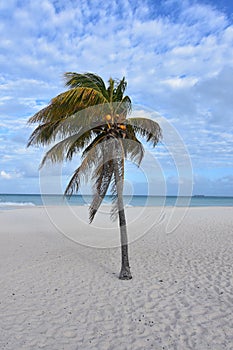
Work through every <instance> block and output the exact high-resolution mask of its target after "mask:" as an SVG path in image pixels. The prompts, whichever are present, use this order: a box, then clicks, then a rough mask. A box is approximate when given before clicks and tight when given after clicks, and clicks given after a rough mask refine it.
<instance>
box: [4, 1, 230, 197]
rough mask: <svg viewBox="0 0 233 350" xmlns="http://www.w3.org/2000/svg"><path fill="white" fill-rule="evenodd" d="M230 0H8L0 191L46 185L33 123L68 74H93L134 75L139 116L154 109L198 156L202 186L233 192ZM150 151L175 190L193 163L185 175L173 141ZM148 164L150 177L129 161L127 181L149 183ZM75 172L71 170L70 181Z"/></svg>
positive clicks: (196, 175) (198, 187)
mask: <svg viewBox="0 0 233 350" xmlns="http://www.w3.org/2000/svg"><path fill="white" fill-rule="evenodd" d="M229 3H230V2H229V1H227V0H225V1H218V2H217V1H207V0H206V1H191V0H190V1H186V0H182V1H175V0H167V1H166V0H165V1H156V0H141V1H139V0H136V1H135V0H134V1H133V0H131V1H129V0H128V1H127V0H124V1H123V0H122V1H121V0H120V1H116V0H115V1H114V0H111V1H110V0H105V1H103V2H102V1H97V0H92V1H91V0H89V1H83V0H72V1H71V0H66V1H65V0H41V1H35V0H31V1H30V0H8V1H0V36H1V41H0V68H1V69H0V193H38V192H39V191H40V185H39V175H38V174H39V173H38V165H39V163H40V160H41V157H42V154H43V152H44V150H43V149H42V148H30V149H27V148H26V143H27V139H28V137H29V135H30V133H31V131H32V128H30V127H28V126H27V120H28V118H29V117H30V116H31V115H33V114H34V113H36V112H37V111H38V110H39V109H41V108H42V107H44V106H45V105H46V104H47V103H48V102H49V101H50V99H51V98H52V97H54V96H55V95H57V94H58V93H60V92H62V91H64V90H65V88H64V81H63V73H64V72H66V71H75V72H86V71H90V72H94V73H97V74H99V75H101V76H102V77H103V78H104V80H105V81H106V82H107V80H108V78H109V77H110V76H111V77H113V78H121V77H122V76H125V77H126V79H127V81H128V88H127V94H128V95H130V97H131V99H132V101H133V104H134V105H135V106H143V107H141V108H139V110H140V113H141V112H142V110H143V108H145V111H146V112H145V114H146V115H147V116H149V114H148V111H155V112H156V113H158V115H160V116H162V117H163V118H165V120H166V121H167V123H168V124H169V125H170V126H172V127H173V128H174V130H176V131H177V133H178V135H179V139H180V140H181V141H182V142H183V143H184V145H185V147H186V148H187V153H188V155H189V157H190V160H191V163H192V169H193V193H195V194H199V193H204V194H206V195H231V196H233V172H232V168H233V155H232V146H233V136H232V130H233V127H232V125H233V90H232V81H233V5H229ZM164 136H165V139H167V140H168V141H167V142H168V143H169V138H168V136H167V135H164ZM170 141H171V140H170ZM149 152H150V154H153V155H154V156H155V157H157V160H156V163H155V165H156V167H157V169H160V170H159V171H158V173H160V175H159V176H160V178H157V181H158V182H157V184H158V185H157V187H155V189H154V190H153V191H154V193H157V190H158V189H159V187H160V182H159V181H160V180H161V179H163V184H162V185H165V187H166V191H167V193H168V194H176V193H177V190H178V187H179V182H182V180H183V179H180V177H182V176H184V177H185V171H184V167H183V168H182V169H183V170H182V171H183V173H182V176H180V175H179V174H178V173H179V166H178V170H177V164H174V159H173V158H172V157H171V155H169V154H170V153H169V152H170V151H169V149H168V148H167V144H166V142H165V143H164V144H161V145H159V147H158V149H157V150H156V152H154V151H152V150H150V149H149ZM153 152H154V153H153ZM76 163H78V160H77V161H76ZM143 166H144V168H143V169H142V170H143V171H144V173H145V174H144V175H143V171H140V170H135V168H133V167H132V166H129V167H128V170H130V171H131V174H129V175H127V176H128V177H127V184H128V185H127V186H128V187H129V188H131V187H132V186H133V187H134V188H135V189H134V192H135V193H136V192H137V193H143V192H144V190H145V187H146V185H145V183H146V181H147V180H146V178H147V173H149V172H150V160H145V162H144V165H143ZM73 169H74V167H73V164H67V165H66V166H65V167H64V169H63V172H64V181H67V180H68V178H69V175H70V174H71V173H72V171H73ZM187 176H189V180H190V173H189V175H187ZM52 181H53V179H52V178H51V182H52ZM155 181H156V179H155Z"/></svg>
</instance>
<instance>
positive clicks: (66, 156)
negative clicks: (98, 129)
mask: <svg viewBox="0 0 233 350" xmlns="http://www.w3.org/2000/svg"><path fill="white" fill-rule="evenodd" d="M94 135H95V132H94V131H93V130H87V131H85V132H80V133H79V134H75V135H72V136H69V137H67V138H65V139H64V140H62V141H60V142H58V143H56V144H55V145H54V146H53V147H52V148H50V150H49V151H48V152H46V154H45V156H44V158H43V159H42V162H41V165H40V168H41V167H42V166H43V165H44V164H45V163H46V162H47V161H51V162H52V163H56V162H62V161H63V160H71V159H72V157H73V154H74V153H77V152H79V151H80V150H82V149H83V147H85V146H87V145H88V143H89V142H90V141H91V139H92V138H93V136H94Z"/></svg>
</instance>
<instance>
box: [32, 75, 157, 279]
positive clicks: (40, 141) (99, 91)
mask: <svg viewBox="0 0 233 350" xmlns="http://www.w3.org/2000/svg"><path fill="white" fill-rule="evenodd" d="M64 76H65V80H66V86H68V87H69V89H68V90H67V91H65V92H63V93H61V94H59V95H58V96H56V97H55V98H53V99H52V100H51V102H50V104H49V105H48V106H47V107H45V108H43V109H42V110H40V111H39V112H37V113H36V114H35V115H34V116H32V117H31V118H30V119H29V123H39V126H37V127H36V128H35V130H34V131H33V132H32V134H31V136H30V138H29V141H28V146H31V145H48V144H51V143H52V142H54V141H56V143H55V145H54V146H52V148H51V149H50V150H49V151H48V152H47V153H46V154H45V156H44V158H43V160H42V163H41V166H43V165H44V163H45V162H46V161H48V160H50V161H51V162H62V161H64V160H71V159H72V158H73V156H74V155H75V154H77V152H79V151H82V162H81V165H80V166H79V167H78V168H77V169H76V170H75V172H74V174H73V176H72V177H71V179H70V181H69V183H68V185H67V187H66V190H65V195H68V196H71V195H72V194H73V193H77V192H78V190H79V187H80V183H81V181H82V180H89V178H90V174H91V175H92V176H91V181H92V184H93V200H92V203H91V205H90V208H89V218H90V223H91V222H92V220H93V219H94V217H95V214H96V212H97V210H98V208H99V207H100V205H101V203H102V200H103V198H104V196H105V194H106V193H107V191H108V189H109V188H111V193H112V200H113V208H112V216H113V217H114V216H116V214H117V213H118V216H119V226H120V237H121V256H122V264H121V271H120V275H119V278H120V279H131V278H132V276H131V272H130V266H129V258H128V239H127V227H126V218H125V211H124V203H123V183H124V163H125V159H129V160H131V161H133V162H135V163H136V164H137V165H138V166H140V163H141V160H142V158H143V155H144V148H143V145H142V143H141V142H140V141H139V140H138V137H142V138H145V139H146V141H150V142H151V143H152V145H153V146H155V145H156V144H157V143H158V141H159V140H160V138H161V129H160V127H159V125H158V123H156V122H155V121H153V120H150V119H147V118H127V115H128V114H129V113H130V111H131V107H132V105H131V100H130V98H129V97H128V96H124V92H125V89H126V85H127V83H126V81H125V78H123V79H121V80H113V79H112V78H110V79H109V81H108V86H106V85H105V83H104V81H103V80H102V78H101V77H100V76H98V75H96V74H93V73H85V74H78V73H71V72H69V73H65V75H64Z"/></svg>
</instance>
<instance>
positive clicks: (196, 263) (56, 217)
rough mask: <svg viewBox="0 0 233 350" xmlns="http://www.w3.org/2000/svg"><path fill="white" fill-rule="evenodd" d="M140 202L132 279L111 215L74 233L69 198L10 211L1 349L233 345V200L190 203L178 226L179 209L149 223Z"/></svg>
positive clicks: (0, 289) (3, 221)
mask: <svg viewBox="0 0 233 350" xmlns="http://www.w3.org/2000/svg"><path fill="white" fill-rule="evenodd" d="M77 210H78V211H79V212H82V211H83V213H84V211H85V210H86V208H82V209H77ZM80 210H81V211H80ZM141 210H142V209H140V208H128V209H127V217H128V218H129V236H130V241H131V242H132V241H134V242H132V243H131V244H130V263H131V271H132V274H133V279H132V280H130V281H120V280H119V279H118V274H119V270H120V249H119V247H116V245H117V244H116V243H117V240H114V239H112V235H113V233H114V232H115V231H114V230H115V228H112V227H111V225H112V224H109V220H108V219H107V215H105V214H103V213H100V214H99V218H98V219H97V220H96V223H94V228H92V229H91V228H90V226H89V225H87V224H86V223H85V220H84V219H82V220H80V219H79V220H78V222H76V225H75V231H76V236H75V233H74V232H73V231H74V224H75V220H74V222H71V221H72V220H70V219H69V218H67V216H66V213H65V212H63V209H62V208H51V211H50V213H49V215H50V218H49V216H48V215H47V212H46V211H45V209H44V208H42V207H41V208H38V207H36V208H25V209H16V210H9V211H1V212H0V349H5V350H16V349H19V350H24V349H25V350H28V349H30V350H31V349H33V350H34V349H35V350H37V349H46V350H61V349H65V350H94V349H99V350H105V349H106V350H124V349H126V350H131V349H132V350H144V349H145V350H149V349H153V350H157V349H158V350H159V349H171V350H175V349H177V350H182V349H184V350H187V349H192V350H193V349H197V350H207V349H210V350H223V349H228V350H230V349H233V331H232V330H233V208H216V207H215V208H190V209H189V210H188V212H187V213H186V216H185V218H184V219H183V220H182V222H181V223H180V224H179V225H178V227H177V228H176V229H175V230H174V231H173V232H172V233H170V234H168V233H166V218H165V219H164V217H165V216H166V215H168V214H169V213H170V212H171V209H169V208H166V209H165V212H164V213H162V215H161V213H155V214H154V217H157V219H158V220H157V221H156V225H154V226H153V225H151V223H150V224H149V225H148V227H147V226H146V222H148V221H149V217H150V218H151V216H153V209H150V210H149V209H146V211H144V214H143V217H140V211H141ZM180 211H181V209H180ZM51 213H52V214H51ZM83 215H84V216H85V214H83ZM84 216H83V217H84ZM168 216H169V215H168ZM181 216H182V215H181ZM51 217H52V219H51ZM143 218H144V219H143ZM161 218H162V219H161ZM134 219H135V220H134ZM136 219H138V220H136ZM98 220H99V221H98ZM143 220H144V221H143ZM101 225H102V226H104V228H105V229H106V228H107V230H105V231H108V232H110V233H109V237H108V236H106V232H105V231H104V229H103V228H102V232H104V234H103V235H102V236H101V235H100V232H101ZM66 228H67V229H66ZM72 230H73V231H72ZM92 230H94V231H95V232H96V235H99V236H101V237H100V238H99V237H98V238H96V239H95V238H93V237H94V236H93V232H94V231H93V232H92ZM132 230H135V232H136V231H137V232H136V234H134V233H132ZM62 231H64V232H63V233H65V234H62V233H61V232H62ZM69 232H71V236H72V237H70V238H71V239H74V240H76V241H79V244H77V243H75V242H74V241H72V240H70V239H68V238H67V235H68V236H69ZM140 232H141V233H140ZM117 234H118V235H119V233H118V231H117ZM89 236H91V237H92V238H91V239H90V237H89ZM106 237H107V241H108V242H107V243H106V246H107V247H109V248H106V249H104V248H96V247H98V246H101V245H102V246H103V245H104V239H106ZM117 239H118V238H117ZM80 243H81V244H80ZM87 245H89V246H87ZM111 246H115V247H114V248H111Z"/></svg>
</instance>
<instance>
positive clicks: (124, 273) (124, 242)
mask: <svg viewBox="0 0 233 350" xmlns="http://www.w3.org/2000/svg"><path fill="white" fill-rule="evenodd" d="M114 173H115V179H116V187H117V205H118V215H119V225H120V234H121V271H120V275H119V278H120V279H122V280H130V279H131V278H132V275H131V272H130V266H129V256H128V237H127V227H126V218H125V210H124V202H123V183H122V179H121V177H120V174H119V166H118V164H117V161H116V160H115V161H114Z"/></svg>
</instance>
